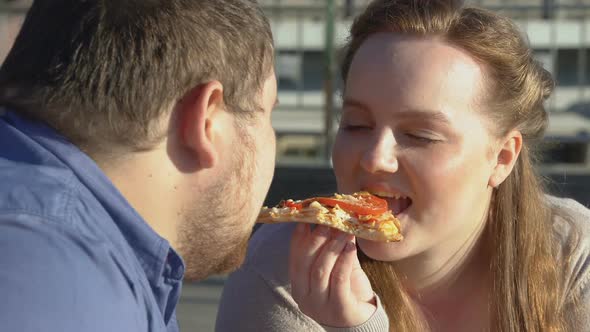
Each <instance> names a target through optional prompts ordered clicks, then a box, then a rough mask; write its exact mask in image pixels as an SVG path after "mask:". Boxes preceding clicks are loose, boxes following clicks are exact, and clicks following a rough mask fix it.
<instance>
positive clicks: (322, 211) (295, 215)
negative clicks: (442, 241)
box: [257, 201, 403, 242]
mask: <svg viewBox="0 0 590 332" xmlns="http://www.w3.org/2000/svg"><path fill="white" fill-rule="evenodd" d="M359 218H361V219H365V220H359V219H357V218H356V217H355V216H352V215H350V214H349V213H347V212H346V211H344V210H342V209H341V208H339V207H338V206H335V207H333V208H331V207H325V206H323V205H321V204H320V203H318V202H315V201H314V202H312V203H311V204H310V205H309V206H308V207H305V208H302V209H295V208H291V207H272V208H268V207H263V208H262V210H261V211H260V215H259V216H258V220H257V222H258V223H266V224H274V223H282V222H303V223H309V224H318V225H325V226H328V227H332V228H336V229H338V230H341V231H343V232H346V233H349V234H353V235H355V236H356V237H359V238H363V239H367V240H372V241H379V242H397V241H401V240H402V239H403V236H402V235H401V234H400V229H401V225H400V223H399V220H398V219H397V218H395V217H394V216H393V214H392V213H391V211H387V212H386V213H383V214H381V215H379V216H360V217H359ZM368 220H371V221H368Z"/></svg>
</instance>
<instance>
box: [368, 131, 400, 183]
mask: <svg viewBox="0 0 590 332" xmlns="http://www.w3.org/2000/svg"><path fill="white" fill-rule="evenodd" d="M396 146H397V142H396V140H395V136H394V135H393V132H392V131H391V130H384V131H383V132H382V133H380V134H379V136H378V137H376V138H375V140H374V142H373V143H372V144H371V145H370V146H368V147H367V150H366V151H365V152H364V154H363V157H362V159H361V167H362V168H364V169H365V170H366V171H367V172H369V173H378V172H386V173H394V172H396V171H397V170H398V160H397V156H396Z"/></svg>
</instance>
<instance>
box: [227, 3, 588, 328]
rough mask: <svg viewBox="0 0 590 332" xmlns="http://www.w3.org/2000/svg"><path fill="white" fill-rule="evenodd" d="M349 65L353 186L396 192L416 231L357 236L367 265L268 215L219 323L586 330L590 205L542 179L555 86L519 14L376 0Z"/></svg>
mask: <svg viewBox="0 0 590 332" xmlns="http://www.w3.org/2000/svg"><path fill="white" fill-rule="evenodd" d="M342 75H343V78H344V83H345V90H344V96H343V99H344V100H343V111H342V119H341V123H340V128H339V132H338V135H337V137H336V142H335V146H334V151H333V156H332V157H333V163H334V172H335V174H336V178H337V182H338V190H339V192H355V191H360V190H366V191H370V192H372V193H374V194H376V195H379V196H382V197H384V198H386V199H387V200H388V202H389V207H390V208H391V209H392V210H393V212H394V213H395V214H396V215H397V216H398V218H399V219H400V220H401V222H402V233H403V234H404V237H405V238H404V240H403V241H402V242H399V243H387V244H384V243H377V242H371V241H366V240H362V239H358V240H357V246H358V256H359V259H360V264H361V266H362V270H360V269H358V268H355V266H356V264H357V263H358V261H357V260H356V251H357V250H356V249H355V246H352V245H350V242H351V241H354V240H353V239H352V238H351V237H349V236H346V235H343V234H337V232H334V231H331V232H327V231H326V229H325V228H323V227H316V228H315V229H314V230H310V229H309V227H306V226H303V225H297V226H296V227H294V226H293V225H287V226H284V225H281V226H276V225H272V226H265V227H263V228H262V229H261V230H259V231H258V232H257V234H255V237H254V239H253V240H252V242H251V245H250V252H249V256H248V258H247V261H246V263H245V265H244V266H243V268H242V269H241V270H239V271H238V272H237V273H236V274H234V275H233V276H232V277H231V278H230V279H229V280H228V283H227V285H226V290H225V291H224V296H223V299H222V304H221V308H220V313H219V316H218V329H219V330H240V331H244V330H248V331H249V330H252V331H255V330H256V331H258V330H260V331H263V330H264V331H267V330H276V331H299V330H321V329H322V327H323V328H325V329H328V330H329V329H331V328H338V327H339V328H341V329H337V330H339V331H340V330H346V331H381V330H387V329H388V327H387V324H386V322H384V320H383V317H384V314H383V310H384V311H385V312H386V313H387V316H388V317H389V323H390V324H389V326H390V327H389V328H390V329H391V331H424V330H434V331H481V330H490V331H539V330H543V331H545V330H550V331H583V330H587V329H588V326H590V240H589V238H590V212H589V211H588V210H587V209H586V208H584V207H582V206H581V205H579V204H578V203H576V202H574V201H572V200H563V199H557V198H553V197H550V196H545V195H544V194H543V191H542V188H541V185H540V183H539V179H538V177H537V176H536V175H535V171H534V169H533V166H532V165H533V161H534V148H535V146H536V145H538V142H539V140H540V139H541V138H542V136H543V133H544V130H545V128H546V126H547V113H546V111H545V109H544V107H543V102H544V101H545V100H546V99H547V98H548V97H549V95H550V93H551V91H552V89H553V81H552V79H551V77H550V74H549V73H548V72H547V71H545V70H544V69H543V68H542V67H541V65H540V64H539V63H538V62H536V61H535V60H534V59H533V56H532V51H531V49H530V48H529V46H528V45H527V44H526V42H525V40H524V39H523V38H522V37H521V35H520V32H519V31H518V29H517V28H516V27H515V25H514V24H513V23H512V22H510V21H509V20H508V19H506V18H503V17H501V16H498V15H497V14H494V13H492V12H489V11H486V10H482V9H476V8H466V7H463V6H462V5H461V4H460V2H459V1H449V0H439V1H435V0H430V1H426V0H398V1H396V0H377V1H374V2H373V3H372V4H371V5H369V7H368V8H367V9H366V11H365V12H364V13H363V14H362V15H361V16H360V17H358V18H357V19H356V20H355V22H354V25H353V26H352V29H351V36H350V39H349V43H348V45H347V48H346V53H345V58H344V61H343V65H342ZM289 241H291V242H290V245H289ZM289 251H290V252H289ZM287 258H289V259H287ZM367 277H368V280H370V283H369V281H368V280H367ZM373 292H375V294H377V296H376V297H375V296H373Z"/></svg>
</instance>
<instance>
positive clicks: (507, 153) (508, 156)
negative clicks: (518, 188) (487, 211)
mask: <svg viewBox="0 0 590 332" xmlns="http://www.w3.org/2000/svg"><path fill="white" fill-rule="evenodd" d="M499 143H500V145H499V147H500V150H499V151H497V152H496V154H495V165H494V169H493V170H492V174H491V175H490V179H489V181H488V185H489V186H490V187H493V188H496V187H498V186H499V185H500V184H501V183H502V182H504V180H506V178H507V177H508V175H510V172H512V169H513V168H514V165H515V164H516V161H517V160H518V156H519V154H520V150H521V149H522V134H521V133H520V131H518V130H513V131H511V132H510V133H508V135H506V136H504V138H503V140H502V141H500V142H499Z"/></svg>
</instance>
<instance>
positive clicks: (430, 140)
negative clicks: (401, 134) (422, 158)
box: [406, 134, 440, 143]
mask: <svg viewBox="0 0 590 332" xmlns="http://www.w3.org/2000/svg"><path fill="white" fill-rule="evenodd" d="M406 136H407V137H409V138H410V139H412V140H415V141H419V142H423V143H438V142H440V140H438V139H434V138H431V137H427V136H423V135H416V134H406Z"/></svg>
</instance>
